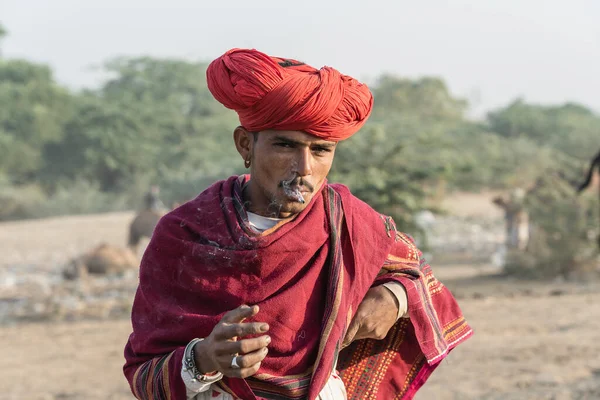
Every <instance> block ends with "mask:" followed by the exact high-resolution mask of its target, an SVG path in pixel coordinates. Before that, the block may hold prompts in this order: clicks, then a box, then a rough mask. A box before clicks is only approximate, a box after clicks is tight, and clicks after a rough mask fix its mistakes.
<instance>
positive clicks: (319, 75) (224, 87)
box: [206, 49, 373, 142]
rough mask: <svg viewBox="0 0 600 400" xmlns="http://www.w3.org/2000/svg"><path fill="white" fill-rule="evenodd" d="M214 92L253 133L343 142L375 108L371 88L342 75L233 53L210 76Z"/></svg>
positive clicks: (243, 52) (250, 52)
mask: <svg viewBox="0 0 600 400" xmlns="http://www.w3.org/2000/svg"><path fill="white" fill-rule="evenodd" d="M206 77H207V80H208V89H209V90H210V92H211V93H212V94H213V96H214V97H215V99H217V100H218V101H219V102H220V103H221V104H223V105H224V106H225V107H227V108H230V109H232V110H235V111H236V112H237V113H238V115H239V117H240V123H241V124H242V126H244V128H246V129H248V130H249V131H251V132H259V131H262V130H266V129H275V130H293V131H304V132H306V133H309V134H311V135H314V136H317V137H319V138H322V139H325V140H331V141H336V142H337V141H340V140H344V139H347V138H349V137H350V136H352V135H353V134H355V133H356V132H357V131H358V130H359V129H360V128H361V127H362V126H363V124H364V123H365V122H366V120H367V118H368V117H369V114H370V113H371V109H372V107H373V95H372V94H371V92H370V91H369V88H368V87H367V86H366V85H364V84H362V83H360V82H358V81H357V80H356V79H354V78H351V77H349V76H347V75H342V74H341V73H340V72H339V71H337V70H335V69H333V68H330V67H323V68H321V69H315V68H313V67H311V66H309V65H306V64H304V63H302V62H299V61H296V60H290V59H284V58H279V57H271V56H268V55H266V54H264V53H261V52H259V51H256V50H244V49H232V50H229V51H228V52H226V53H225V54H224V55H222V56H221V57H219V58H217V59H216V60H214V61H213V62H212V63H211V64H210V65H209V66H208V70H207V71H206Z"/></svg>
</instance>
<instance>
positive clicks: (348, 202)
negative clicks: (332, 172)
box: [328, 183, 395, 228]
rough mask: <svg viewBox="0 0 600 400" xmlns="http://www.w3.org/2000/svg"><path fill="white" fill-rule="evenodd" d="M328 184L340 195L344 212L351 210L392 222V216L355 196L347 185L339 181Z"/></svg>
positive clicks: (365, 216) (367, 216) (358, 213)
mask: <svg viewBox="0 0 600 400" xmlns="http://www.w3.org/2000/svg"><path fill="white" fill-rule="evenodd" d="M328 186H329V188H330V189H332V190H333V191H335V192H336V193H337V194H339V195H340V197H341V199H342V204H343V206H344V212H345V213H348V212H351V213H353V214H357V215H359V216H362V217H364V218H369V219H371V218H375V219H377V220H383V221H387V222H388V223H390V224H393V223H394V222H393V219H392V217H390V216H388V215H385V214H382V213H380V212H379V211H377V210H375V209H374V208H373V207H371V206H370V205H369V204H367V203H366V202H365V201H363V200H361V199H360V198H358V197H356V196H355V195H354V194H353V193H352V192H351V191H350V189H349V188H348V186H346V185H343V184H341V183H331V184H329V185H328ZM394 228H395V224H394Z"/></svg>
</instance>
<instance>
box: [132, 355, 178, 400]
mask: <svg viewBox="0 0 600 400" xmlns="http://www.w3.org/2000/svg"><path fill="white" fill-rule="evenodd" d="M174 353H175V352H171V353H169V354H167V355H165V356H163V357H155V358H153V359H151V360H148V361H146V362H145V363H144V364H142V365H140V367H139V368H138V369H137V371H135V375H134V376H133V382H134V386H133V393H134V395H135V397H136V398H137V399H140V400H170V399H171V389H170V386H169V361H170V359H171V357H172V356H173V354H174Z"/></svg>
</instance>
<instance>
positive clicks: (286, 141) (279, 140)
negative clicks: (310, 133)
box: [271, 136, 337, 148]
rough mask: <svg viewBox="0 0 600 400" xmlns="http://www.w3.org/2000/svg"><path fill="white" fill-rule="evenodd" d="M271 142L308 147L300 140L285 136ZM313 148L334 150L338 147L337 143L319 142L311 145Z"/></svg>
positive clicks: (275, 137) (276, 137)
mask: <svg viewBox="0 0 600 400" xmlns="http://www.w3.org/2000/svg"><path fill="white" fill-rule="evenodd" d="M271 141H273V142H283V143H287V144H294V145H296V146H304V145H306V142H301V141H298V140H294V139H290V138H286V137H284V136H274V137H273V138H272V139H271ZM310 145H311V146H319V147H326V148H333V147H335V146H336V145H337V143H331V142H317V143H311V144H310Z"/></svg>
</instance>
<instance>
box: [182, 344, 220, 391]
mask: <svg viewBox="0 0 600 400" xmlns="http://www.w3.org/2000/svg"><path fill="white" fill-rule="evenodd" d="M202 340H204V339H198V338H196V339H192V341H191V342H189V343H188V345H187V346H185V351H184V355H183V365H184V367H183V370H184V371H185V372H187V373H188V374H190V376H191V378H192V382H198V381H200V382H205V383H212V382H216V381H218V380H219V379H221V378H222V377H223V374H222V373H220V372H217V373H216V374H211V375H205V374H202V373H200V371H198V368H197V367H196V359H195V357H194V347H195V346H196V343H198V342H201V341H202Z"/></svg>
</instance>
